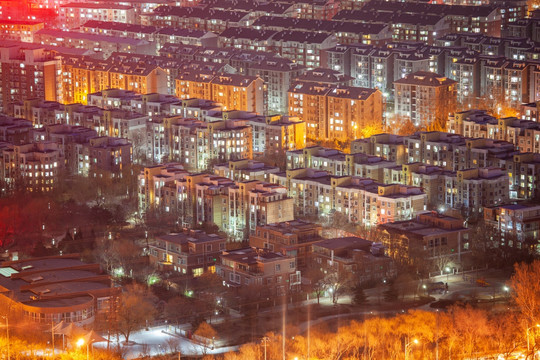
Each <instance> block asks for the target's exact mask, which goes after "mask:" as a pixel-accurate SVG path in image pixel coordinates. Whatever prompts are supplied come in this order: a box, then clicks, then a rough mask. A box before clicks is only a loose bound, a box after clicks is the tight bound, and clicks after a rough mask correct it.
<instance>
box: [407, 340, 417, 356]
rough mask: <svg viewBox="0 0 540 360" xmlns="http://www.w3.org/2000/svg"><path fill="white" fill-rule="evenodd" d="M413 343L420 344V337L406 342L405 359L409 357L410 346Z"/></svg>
mask: <svg viewBox="0 0 540 360" xmlns="http://www.w3.org/2000/svg"><path fill="white" fill-rule="evenodd" d="M413 344H414V345H416V344H418V339H413V341H411V342H408V343H406V344H405V360H408V359H409V347H410V346H411V345H413Z"/></svg>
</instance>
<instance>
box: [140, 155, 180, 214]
mask: <svg viewBox="0 0 540 360" xmlns="http://www.w3.org/2000/svg"><path fill="white" fill-rule="evenodd" d="M187 175H189V173H188V172H187V171H186V170H184V168H183V167H182V165H180V164H177V163H170V164H164V165H154V166H149V167H145V168H144V169H143V170H142V171H141V173H140V174H139V176H138V185H139V190H138V195H139V211H140V212H141V213H144V212H145V211H147V210H149V209H152V208H157V207H160V206H162V205H163V204H165V205H164V206H165V210H166V211H167V206H168V207H169V208H172V207H173V206H176V205H177V203H176V201H178V200H177V199H176V191H175V190H173V191H172V194H171V195H172V200H175V202H174V203H172V202H171V203H170V204H169V203H167V202H166V200H167V197H169V193H166V191H169V188H166V186H168V185H170V184H173V185H174V184H175V182H176V181H178V180H181V179H184V178H185V177H186V176H187ZM169 200H171V199H169Z"/></svg>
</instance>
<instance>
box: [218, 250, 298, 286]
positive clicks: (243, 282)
mask: <svg viewBox="0 0 540 360" xmlns="http://www.w3.org/2000/svg"><path fill="white" fill-rule="evenodd" d="M220 258H221V261H220V263H219V264H218V265H217V266H216V273H217V274H218V275H219V276H221V278H223V281H224V283H225V284H226V285H227V286H228V287H241V286H249V285H260V286H263V287H264V289H265V291H266V292H267V295H268V296H284V295H286V294H288V293H290V292H296V291H299V290H300V285H301V275H300V271H298V270H297V269H296V261H295V260H294V258H292V257H289V256H285V255H283V254H280V253H277V252H271V251H268V250H265V249H256V248H244V249H237V250H227V251H224V252H223V253H222V254H221V256H220Z"/></svg>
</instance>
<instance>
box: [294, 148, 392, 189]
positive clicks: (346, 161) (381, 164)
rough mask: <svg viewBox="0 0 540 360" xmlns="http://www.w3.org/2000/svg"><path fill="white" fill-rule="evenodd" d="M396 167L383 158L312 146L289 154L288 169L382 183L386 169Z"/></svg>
mask: <svg viewBox="0 0 540 360" xmlns="http://www.w3.org/2000/svg"><path fill="white" fill-rule="evenodd" d="M393 166H395V162H391V161H387V160H385V159H383V158H381V157H378V156H373V155H366V154H362V153H358V154H345V153H343V152H341V151H338V150H335V149H328V148H323V147H321V146H311V147H307V148H304V149H301V150H294V151H288V152H287V169H289V170H292V169H297V168H311V169H316V170H323V171H327V172H328V173H330V174H332V175H335V176H357V177H363V178H370V179H373V180H375V181H380V182H382V181H383V179H384V169H385V168H389V167H393Z"/></svg>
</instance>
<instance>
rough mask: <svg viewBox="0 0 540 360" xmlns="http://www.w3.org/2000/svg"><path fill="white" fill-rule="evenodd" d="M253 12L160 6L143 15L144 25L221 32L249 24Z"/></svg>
mask: <svg viewBox="0 0 540 360" xmlns="http://www.w3.org/2000/svg"><path fill="white" fill-rule="evenodd" d="M251 17H252V14H251V13H250V12H249V11H244V10H238V9H235V10H222V9H203V8H200V7H194V6H190V7H181V6H159V7H157V8H156V9H154V11H153V13H151V14H147V15H144V16H141V23H142V24H143V25H153V26H157V27H171V28H186V29H200V30H205V31H211V32H213V33H215V34H219V33H221V32H223V31H225V30H226V29H227V28H229V27H241V26H248V25H249V23H250V20H251Z"/></svg>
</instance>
